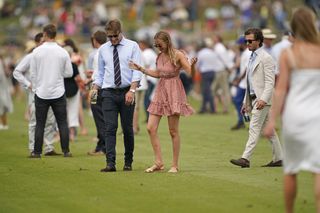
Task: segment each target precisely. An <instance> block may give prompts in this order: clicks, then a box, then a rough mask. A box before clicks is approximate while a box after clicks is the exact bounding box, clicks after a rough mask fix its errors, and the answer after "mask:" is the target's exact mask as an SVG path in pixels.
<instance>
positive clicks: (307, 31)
mask: <svg viewBox="0 0 320 213" xmlns="http://www.w3.org/2000/svg"><path fill="white" fill-rule="evenodd" d="M291 29H292V31H293V33H294V36H295V41H294V44H293V46H292V47H290V48H288V49H286V50H284V51H282V53H281V56H280V75H279V79H278V82H277V83H276V91H275V93H274V99H275V100H274V102H273V108H272V110H271V116H270V120H269V122H268V124H267V125H266V128H265V129H264V134H265V135H266V136H268V137H270V136H271V135H272V134H273V133H272V131H273V129H274V127H275V123H276V117H277V115H279V114H280V113H281V114H282V129H283V130H282V135H283V141H284V150H285V155H284V161H283V163H284V194H285V205H286V212H288V213H289V212H293V210H294V201H295V197H296V192H297V174H298V172H299V171H301V170H304V171H309V172H312V173H313V174H314V175H315V184H314V190H315V199H316V208H317V212H320V60H319V55H320V38H319V32H318V31H317V27H316V18H315V14H314V13H313V11H311V10H310V9H308V8H305V7H300V8H298V9H297V10H296V11H295V12H294V14H293V16H292V20H291Z"/></svg>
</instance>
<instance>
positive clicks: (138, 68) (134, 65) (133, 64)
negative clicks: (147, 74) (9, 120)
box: [129, 61, 142, 72]
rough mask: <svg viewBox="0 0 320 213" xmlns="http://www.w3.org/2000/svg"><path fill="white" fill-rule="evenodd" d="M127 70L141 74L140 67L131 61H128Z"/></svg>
mask: <svg viewBox="0 0 320 213" xmlns="http://www.w3.org/2000/svg"><path fill="white" fill-rule="evenodd" d="M129 68H130V69H133V70H138V71H141V72H142V67H141V66H140V65H139V64H136V63H134V62H133V61H129Z"/></svg>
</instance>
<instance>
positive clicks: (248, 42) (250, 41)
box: [244, 39, 256, 44]
mask: <svg viewBox="0 0 320 213" xmlns="http://www.w3.org/2000/svg"><path fill="white" fill-rule="evenodd" d="M244 41H245V42H246V43H247V44H252V42H254V41H256V40H255V39H246V40H244Z"/></svg>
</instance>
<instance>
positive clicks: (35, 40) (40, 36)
mask: <svg viewBox="0 0 320 213" xmlns="http://www.w3.org/2000/svg"><path fill="white" fill-rule="evenodd" d="M42 37H43V33H37V34H36V35H35V36H34V39H33V40H34V42H36V43H39V42H40V41H41V39H42Z"/></svg>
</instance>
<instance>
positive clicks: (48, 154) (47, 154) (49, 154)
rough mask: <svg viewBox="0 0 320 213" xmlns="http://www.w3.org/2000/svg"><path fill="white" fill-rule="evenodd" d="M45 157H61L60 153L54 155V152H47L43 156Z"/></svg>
mask: <svg viewBox="0 0 320 213" xmlns="http://www.w3.org/2000/svg"><path fill="white" fill-rule="evenodd" d="M44 155H45V156H57V155H61V154H60V153H56V152H55V151H54V150H52V151H50V152H47V153H45V154H44Z"/></svg>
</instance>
